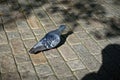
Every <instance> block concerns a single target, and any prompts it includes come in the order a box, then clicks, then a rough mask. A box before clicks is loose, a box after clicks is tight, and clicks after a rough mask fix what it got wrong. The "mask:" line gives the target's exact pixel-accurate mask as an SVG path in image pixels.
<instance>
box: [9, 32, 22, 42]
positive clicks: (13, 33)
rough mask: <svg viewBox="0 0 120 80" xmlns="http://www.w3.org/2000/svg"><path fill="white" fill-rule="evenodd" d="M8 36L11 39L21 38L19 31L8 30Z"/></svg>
mask: <svg viewBox="0 0 120 80" xmlns="http://www.w3.org/2000/svg"><path fill="white" fill-rule="evenodd" d="M7 36H8V39H9V40H11V39H16V38H20V35H19V33H18V32H7Z"/></svg>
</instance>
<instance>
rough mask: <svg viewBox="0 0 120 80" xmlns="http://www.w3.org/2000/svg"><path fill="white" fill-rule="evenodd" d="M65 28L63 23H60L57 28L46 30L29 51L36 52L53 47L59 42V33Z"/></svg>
mask: <svg viewBox="0 0 120 80" xmlns="http://www.w3.org/2000/svg"><path fill="white" fill-rule="evenodd" d="M65 28H66V26H65V25H60V27H59V28H58V29H56V30H53V31H50V32H48V33H47V34H46V35H45V36H44V37H43V38H42V39H41V40H40V41H39V42H38V43H36V44H35V45H34V46H33V47H32V48H31V49H30V50H29V53H31V54H35V53H37V52H41V51H45V50H49V49H53V48H55V47H56V46H57V45H58V44H59V43H60V42H61V34H62V32H63V31H64V29H65Z"/></svg>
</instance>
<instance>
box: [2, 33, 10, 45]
mask: <svg viewBox="0 0 120 80" xmlns="http://www.w3.org/2000/svg"><path fill="white" fill-rule="evenodd" d="M7 43H8V41H7V36H6V35H5V32H0V44H7Z"/></svg>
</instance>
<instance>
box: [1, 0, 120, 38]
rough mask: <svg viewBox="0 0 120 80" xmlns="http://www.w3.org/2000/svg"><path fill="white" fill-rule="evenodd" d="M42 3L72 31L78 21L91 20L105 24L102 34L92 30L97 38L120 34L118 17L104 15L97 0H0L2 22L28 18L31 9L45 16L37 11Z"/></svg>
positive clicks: (117, 2)
mask: <svg viewBox="0 0 120 80" xmlns="http://www.w3.org/2000/svg"><path fill="white" fill-rule="evenodd" d="M103 1H104V0H103ZM111 4H114V5H119V0H115V1H114V2H113V3H111ZM44 5H46V6H47V7H46V6H45V7H44V8H45V10H46V11H47V12H48V14H53V15H54V14H56V13H59V14H60V15H61V16H62V17H63V19H62V21H61V23H67V24H69V25H70V26H71V28H72V29H71V30H73V31H74V29H75V28H76V27H78V26H79V25H81V24H80V23H79V22H80V21H81V20H84V21H85V22H86V25H89V24H91V21H93V22H97V23H100V24H102V25H106V26H107V29H106V32H105V33H103V34H104V35H101V34H99V31H94V32H93V33H94V34H93V35H94V36H95V37H96V38H98V39H99V38H101V39H102V38H111V37H116V36H119V35H120V31H119V29H115V28H119V27H120V19H119V17H114V16H106V15H108V14H107V10H106V8H105V6H103V4H102V3H100V1H99V0H76V1H73V0H58V1H55V0H30V1H27V0H1V1H0V16H1V17H2V19H3V24H7V23H11V22H13V21H15V20H17V19H24V18H28V17H29V16H31V15H32V14H33V11H34V10H33V9H38V10H37V11H38V13H37V16H38V17H40V18H41V17H45V16H44V13H43V14H42V12H39V10H40V9H39V8H41V7H43V6H44ZM104 5H105V4H104ZM112 12H113V11H112ZM55 22H56V21H55ZM83 27H84V26H83ZM111 32H112V33H111Z"/></svg>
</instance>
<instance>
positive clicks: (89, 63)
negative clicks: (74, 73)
mask: <svg viewBox="0 0 120 80" xmlns="http://www.w3.org/2000/svg"><path fill="white" fill-rule="evenodd" d="M73 49H74V51H76V53H77V54H78V56H79V57H80V59H81V60H82V62H83V64H84V65H85V66H86V67H87V68H88V69H89V70H90V71H97V70H98V69H99V68H100V66H101V65H100V63H99V62H98V61H97V60H96V58H95V57H94V56H93V55H92V54H90V53H88V52H87V50H86V48H85V47H84V46H83V45H81V44H78V45H75V46H73Z"/></svg>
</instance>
